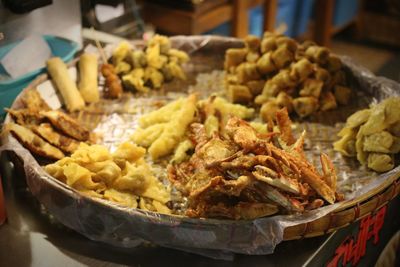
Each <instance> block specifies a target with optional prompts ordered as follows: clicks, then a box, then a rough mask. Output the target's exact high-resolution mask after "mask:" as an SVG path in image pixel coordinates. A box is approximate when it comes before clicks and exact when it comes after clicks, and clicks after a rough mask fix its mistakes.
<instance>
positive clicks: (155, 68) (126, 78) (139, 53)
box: [112, 35, 189, 93]
mask: <svg viewBox="0 0 400 267" xmlns="http://www.w3.org/2000/svg"><path fill="white" fill-rule="evenodd" d="M187 61H189V56H188V55H187V54H186V53H185V52H184V51H181V50H178V49H174V48H171V41H170V40H169V39H168V37H166V36H162V35H155V36H154V37H153V38H152V39H150V40H149V41H148V42H147V44H146V47H145V48H144V50H142V49H133V48H132V46H131V45H130V44H129V43H127V42H121V43H120V44H119V45H118V47H117V48H116V49H115V50H114V52H113V55H112V65H113V66H114V68H115V72H116V73H117V74H118V75H119V76H120V77H121V79H122V84H123V86H124V87H125V88H127V89H131V90H134V91H138V92H143V93H146V92H148V91H149V90H150V88H151V89H159V88H160V87H161V86H162V85H163V83H164V82H169V81H171V80H173V79H174V78H178V79H182V80H185V79H186V74H185V72H184V71H183V69H182V64H183V63H186V62H187Z"/></svg>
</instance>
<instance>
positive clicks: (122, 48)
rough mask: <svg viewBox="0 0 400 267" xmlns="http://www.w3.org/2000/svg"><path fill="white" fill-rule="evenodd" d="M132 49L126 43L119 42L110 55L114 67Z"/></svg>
mask: <svg viewBox="0 0 400 267" xmlns="http://www.w3.org/2000/svg"><path fill="white" fill-rule="evenodd" d="M131 49H132V47H131V45H130V44H129V43H128V42H127V41H122V42H120V43H119V44H118V45H117V47H116V48H115V49H114V51H113V53H112V61H113V64H114V65H117V64H118V63H120V62H122V61H123V60H124V59H125V58H126V57H127V56H128V55H129V52H130V51H131Z"/></svg>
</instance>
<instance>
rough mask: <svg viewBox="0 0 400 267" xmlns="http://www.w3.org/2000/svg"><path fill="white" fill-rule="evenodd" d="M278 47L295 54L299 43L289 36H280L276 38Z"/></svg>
mask: <svg viewBox="0 0 400 267" xmlns="http://www.w3.org/2000/svg"><path fill="white" fill-rule="evenodd" d="M276 45H277V47H285V48H287V49H288V50H289V51H291V52H295V51H296V49H297V43H296V41H295V40H293V39H292V38H289V37H287V36H280V37H278V38H276Z"/></svg>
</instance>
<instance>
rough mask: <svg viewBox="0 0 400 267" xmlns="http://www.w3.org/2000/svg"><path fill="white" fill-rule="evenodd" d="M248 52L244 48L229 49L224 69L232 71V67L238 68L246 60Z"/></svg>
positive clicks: (226, 53)
mask: <svg viewBox="0 0 400 267" xmlns="http://www.w3.org/2000/svg"><path fill="white" fill-rule="evenodd" d="M246 54H247V50H246V49H244V48H229V49H228V50H226V52H225V62H224V67H225V69H227V70H230V69H231V67H236V66H238V65H239V64H241V63H243V62H244V61H245V59H246Z"/></svg>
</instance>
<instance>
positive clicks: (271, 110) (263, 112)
mask: <svg viewBox="0 0 400 267" xmlns="http://www.w3.org/2000/svg"><path fill="white" fill-rule="evenodd" d="M279 109H280V107H279V105H278V103H277V102H276V100H275V99H271V100H269V101H268V102H266V103H264V104H263V105H262V106H261V109H260V116H261V118H262V120H263V121H264V122H268V121H269V120H271V119H273V118H274V117H275V114H276V112H277V111H278V110H279Z"/></svg>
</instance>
